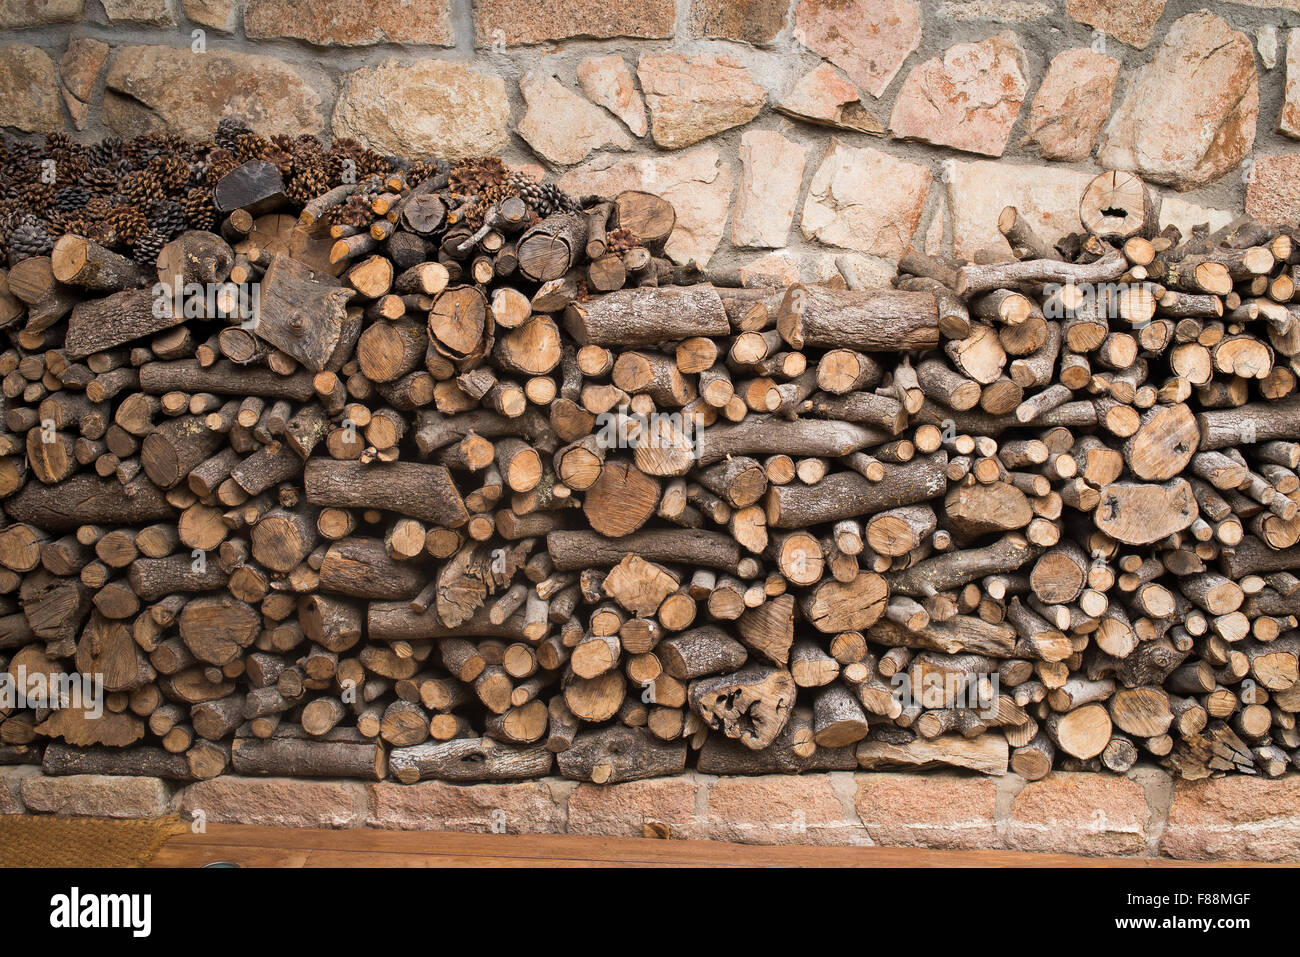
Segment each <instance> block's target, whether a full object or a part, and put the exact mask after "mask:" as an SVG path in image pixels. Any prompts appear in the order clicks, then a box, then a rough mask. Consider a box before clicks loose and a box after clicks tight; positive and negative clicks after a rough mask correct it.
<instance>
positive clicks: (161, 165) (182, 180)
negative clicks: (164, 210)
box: [149, 153, 190, 195]
mask: <svg viewBox="0 0 1300 957" xmlns="http://www.w3.org/2000/svg"><path fill="white" fill-rule="evenodd" d="M149 172H151V173H153V175H154V176H156V177H158V181H159V182H160V183H162V187H163V189H164V190H166V191H167V193H169V194H171V195H176V194H177V193H178V192H183V191H184V189H185V186H186V185H187V184H188V183H189V180H190V164H189V163H188V162H187V161H186V160H185V159H183V158H182V157H180V156H179V155H177V154H176V153H164V154H161V155H159V156H155V157H154V158H153V159H152V160H150V161H149Z"/></svg>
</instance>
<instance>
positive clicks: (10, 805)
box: [0, 764, 41, 814]
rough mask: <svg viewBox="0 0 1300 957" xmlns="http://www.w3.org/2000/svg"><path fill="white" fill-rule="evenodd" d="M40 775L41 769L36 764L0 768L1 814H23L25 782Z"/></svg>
mask: <svg viewBox="0 0 1300 957" xmlns="http://www.w3.org/2000/svg"><path fill="white" fill-rule="evenodd" d="M40 773H41V769H40V768H39V767H37V766H36V765H34V764H14V765H9V766H7V767H0V814H22V813H23V810H24V808H23V795H22V787H23V781H25V780H26V779H27V778H31V777H37V776H39V775H40Z"/></svg>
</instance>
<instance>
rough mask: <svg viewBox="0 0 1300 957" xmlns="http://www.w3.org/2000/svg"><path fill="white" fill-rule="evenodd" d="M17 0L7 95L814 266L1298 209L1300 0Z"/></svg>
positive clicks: (779, 265) (98, 121)
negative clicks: (503, 185) (633, 205)
mask: <svg viewBox="0 0 1300 957" xmlns="http://www.w3.org/2000/svg"><path fill="white" fill-rule="evenodd" d="M1209 6H1210V7H1211V9H1209V10H1203V9H1201V5H1200V4H1198V3H1192V2H1184V0H635V2H631V3H627V2H625V3H617V2H610V0H550V2H548V3H545V4H540V3H535V2H527V0H370V2H360V0H351V2H344V0H0V29H3V31H4V34H3V38H2V43H0V122H5V123H8V124H10V125H11V127H12V128H14V129H16V130H19V131H30V132H40V131H47V130H56V129H69V130H74V129H75V130H78V131H80V133H79V135H80V136H83V137H85V138H86V139H87V140H94V139H97V138H99V137H100V136H102V135H105V134H107V133H117V134H124V135H129V134H134V133H137V132H141V131H144V130H147V129H150V128H154V127H157V126H160V125H166V126H170V127H172V128H174V129H177V130H179V131H182V132H184V133H187V134H190V135H193V136H200V135H208V134H210V133H211V131H212V130H213V128H214V127H215V124H216V122H217V120H218V119H219V118H220V117H221V116H223V115H227V114H235V115H239V116H242V117H245V118H247V119H249V120H251V121H252V123H253V124H254V126H256V127H257V128H258V129H259V131H263V132H281V131H283V132H291V133H299V132H303V131H307V132H311V133H319V134H323V135H330V134H333V135H335V136H354V137H357V138H358V139H361V140H363V141H365V142H366V143H368V144H369V145H372V146H375V147H377V148H380V149H384V150H387V151H391V152H395V153H399V154H404V155H407V156H412V157H414V156H418V155H421V154H430V153H432V154H437V155H441V156H447V157H456V156H465V155H476V154H485V153H501V154H503V155H504V156H505V157H506V158H507V159H508V160H510V161H512V162H514V163H519V164H537V165H539V166H540V167H542V168H544V169H545V170H546V171H547V172H548V173H550V174H551V175H552V176H555V177H558V178H559V179H560V182H561V183H562V185H564V186H565V187H566V188H570V189H572V190H574V191H578V192H586V191H603V192H612V191H614V190H616V189H618V188H625V187H641V188H645V189H649V190H651V191H655V192H660V193H662V194H664V195H666V196H668V197H669V198H671V199H672V201H673V202H674V203H675V205H676V206H677V209H678V213H679V221H678V229H677V232H676V234H675V235H674V237H673V239H672V241H671V242H670V244H669V247H668V249H669V253H670V254H671V255H672V257H673V258H674V259H676V260H677V261H679V262H683V263H684V262H687V261H689V260H696V261H697V262H699V263H701V264H704V263H705V262H709V263H710V264H711V265H712V266H713V267H714V268H721V269H729V268H736V267H740V268H742V269H744V270H745V272H746V274H756V273H773V274H776V275H778V276H781V277H783V278H794V277H795V276H799V277H801V278H803V279H805V280H809V279H816V278H819V277H825V276H826V275H829V274H830V273H832V272H834V271H837V270H838V271H840V272H842V273H853V274H854V275H855V278H856V279H858V280H859V281H863V282H870V281H872V280H873V279H881V278H886V277H888V276H890V275H892V272H893V263H894V262H895V261H896V260H897V258H898V256H899V255H900V253H901V252H903V251H904V250H905V249H906V248H907V247H908V245H909V244H913V243H915V244H916V245H917V246H919V247H922V248H926V249H929V250H930V251H943V252H955V253H957V254H959V255H964V256H973V255H974V254H975V253H976V251H978V250H979V249H981V248H982V247H986V246H990V245H993V246H997V245H1000V244H1002V242H1003V241H1002V239H1001V238H1000V237H999V236H998V234H997V230H996V227H995V220H996V216H997V212H998V210H999V209H1000V208H1001V207H1002V206H1003V205H1005V204H1007V203H1015V204H1017V205H1019V206H1020V207H1021V209H1022V211H1023V212H1026V213H1028V214H1029V218H1030V220H1031V221H1032V222H1033V223H1035V225H1036V226H1037V227H1039V229H1040V231H1042V232H1044V233H1046V234H1048V235H1055V234H1060V233H1062V232H1065V231H1069V230H1070V229H1073V228H1077V226H1078V223H1077V216H1076V208H1077V203H1078V197H1079V194H1080V192H1081V190H1082V187H1083V184H1084V183H1086V182H1087V179H1088V178H1089V177H1090V176H1091V175H1093V174H1094V173H1095V172H1096V171H1098V170H1100V169H1102V168H1120V169H1135V170H1137V171H1138V172H1139V173H1140V174H1141V175H1142V176H1143V177H1144V178H1145V179H1147V180H1148V181H1149V182H1152V183H1158V184H1160V189H1159V193H1160V195H1161V198H1162V209H1161V220H1162V222H1171V221H1172V222H1175V223H1178V224H1179V225H1180V226H1181V227H1183V228H1184V229H1186V228H1188V227H1190V226H1191V225H1194V224H1195V223H1197V222H1206V221H1208V222H1211V223H1213V224H1216V225H1218V224H1221V223H1223V222H1226V221H1227V218H1228V217H1230V216H1231V215H1232V214H1233V213H1234V212H1237V211H1240V210H1241V209H1242V208H1243V206H1244V207H1245V208H1246V209H1247V210H1249V211H1250V212H1252V213H1253V214H1255V215H1256V216H1259V217H1261V218H1264V219H1267V220H1271V221H1289V222H1292V223H1294V222H1295V221H1296V220H1297V219H1298V218H1300V153H1298V152H1297V150H1296V149H1295V142H1294V140H1295V138H1300V0H1231V2H1216V3H1212V4H1209Z"/></svg>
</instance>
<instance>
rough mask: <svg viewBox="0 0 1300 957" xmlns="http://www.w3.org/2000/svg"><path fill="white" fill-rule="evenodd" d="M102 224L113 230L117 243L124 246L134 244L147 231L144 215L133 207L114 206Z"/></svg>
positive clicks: (147, 226) (146, 221)
mask: <svg viewBox="0 0 1300 957" xmlns="http://www.w3.org/2000/svg"><path fill="white" fill-rule="evenodd" d="M104 223H105V225H107V226H108V227H109V228H110V229H112V230H113V235H114V236H115V237H116V238H117V241H118V242H120V243H122V244H123V245H125V246H131V245H134V244H135V241H136V240H137V239H139V238H140V237H141V236H143V235H144V234H145V233H146V232H147V231H148V229H149V221H148V220H147V219H146V218H145V215H144V213H142V212H140V210H138V209H137V208H136V207H134V206H114V207H113V208H112V209H110V210H109V211H108V215H107V216H105V217H104Z"/></svg>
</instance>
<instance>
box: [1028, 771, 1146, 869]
mask: <svg viewBox="0 0 1300 957" xmlns="http://www.w3.org/2000/svg"><path fill="white" fill-rule="evenodd" d="M1150 825H1151V811H1150V808H1148V806H1147V800H1146V794H1145V792H1144V791H1143V790H1142V785H1141V784H1139V783H1138V782H1136V781H1131V780H1129V779H1128V778H1124V777H1119V776H1117V775H1109V774H1072V773H1070V772H1066V771H1056V772H1053V773H1052V774H1049V775H1048V776H1047V777H1045V778H1043V779H1042V780H1041V781H1032V782H1030V783H1029V784H1026V785H1025V787H1024V789H1023V790H1021V791H1020V793H1019V794H1017V795H1016V796H1015V798H1014V799H1013V800H1012V802H1011V816H1010V819H1009V820H1008V821H1007V829H1006V834H1005V841H1006V845H1007V847H1009V848H1011V849H1014V850H1018V851H1036V852H1039V853H1057V854H1082V855H1087V856H1097V855H1123V856H1134V855H1140V854H1143V853H1144V852H1145V851H1146V849H1147V840H1148V835H1149V831H1150Z"/></svg>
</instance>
